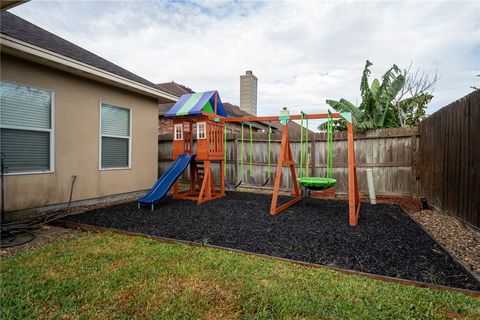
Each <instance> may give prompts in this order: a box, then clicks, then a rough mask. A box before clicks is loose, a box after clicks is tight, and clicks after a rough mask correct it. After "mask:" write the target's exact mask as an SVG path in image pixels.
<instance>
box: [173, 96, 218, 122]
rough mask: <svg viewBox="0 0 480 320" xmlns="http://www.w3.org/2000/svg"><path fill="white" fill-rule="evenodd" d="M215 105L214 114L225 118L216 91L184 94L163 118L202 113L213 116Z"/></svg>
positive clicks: (199, 114)
mask: <svg viewBox="0 0 480 320" xmlns="http://www.w3.org/2000/svg"><path fill="white" fill-rule="evenodd" d="M215 104H216V114H217V115H219V116H221V117H227V114H226V112H225V110H224V109H223V103H222V100H221V99H220V96H219V94H218V92H217V91H208V92H197V93H189V94H184V95H183V96H181V97H180V99H179V100H178V101H177V103H175V105H174V106H173V107H172V108H170V110H168V112H167V114H166V115H165V116H166V117H178V116H201V115H202V112H206V113H211V114H215V110H214V109H215Z"/></svg>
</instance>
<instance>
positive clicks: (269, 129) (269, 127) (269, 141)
mask: <svg viewBox="0 0 480 320" xmlns="http://www.w3.org/2000/svg"><path fill="white" fill-rule="evenodd" d="M271 141H272V127H271V126H270V124H269V125H268V169H267V172H268V176H269V177H270V153H271Z"/></svg>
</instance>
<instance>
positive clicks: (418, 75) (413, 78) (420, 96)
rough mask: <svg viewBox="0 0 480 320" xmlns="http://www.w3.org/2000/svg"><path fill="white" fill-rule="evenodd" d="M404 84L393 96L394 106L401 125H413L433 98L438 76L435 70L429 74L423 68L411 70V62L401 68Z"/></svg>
mask: <svg viewBox="0 0 480 320" xmlns="http://www.w3.org/2000/svg"><path fill="white" fill-rule="evenodd" d="M403 75H404V77H405V85H404V86H403V87H402V89H401V90H400V92H399V93H398V94H397V96H396V97H395V107H396V110H397V112H398V119H399V121H400V124H401V126H402V127H403V126H406V125H415V124H417V123H418V122H419V121H420V120H421V118H422V117H423V116H424V115H425V108H426V106H427V104H428V103H429V102H430V101H431V100H432V98H433V91H434V90H435V86H436V85H437V83H438V81H439V80H440V77H439V76H438V73H437V70H435V73H434V74H433V75H432V76H431V75H429V74H427V73H426V72H425V71H424V70H421V69H420V68H417V69H416V70H415V71H414V70H412V62H410V65H409V66H408V68H407V69H404V70H403Z"/></svg>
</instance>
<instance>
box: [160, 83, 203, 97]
mask: <svg viewBox="0 0 480 320" xmlns="http://www.w3.org/2000/svg"><path fill="white" fill-rule="evenodd" d="M157 87H160V89H162V90H165V91H168V92H171V93H172V94H174V95H176V96H177V97H181V96H183V95H184V94H189V93H195V91H193V90H192V89H190V88H189V87H186V86H184V85H181V84H179V83H176V82H174V81H172V82H164V83H158V84H157Z"/></svg>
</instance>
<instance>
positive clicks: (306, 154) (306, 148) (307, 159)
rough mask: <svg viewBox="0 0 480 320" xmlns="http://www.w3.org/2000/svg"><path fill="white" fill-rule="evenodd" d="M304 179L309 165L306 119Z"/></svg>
mask: <svg viewBox="0 0 480 320" xmlns="http://www.w3.org/2000/svg"><path fill="white" fill-rule="evenodd" d="M305 130H306V131H305V132H306V133H305V177H308V165H309V163H308V162H309V160H310V159H309V152H308V151H309V150H308V147H309V145H308V118H307V119H306V128H305Z"/></svg>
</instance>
